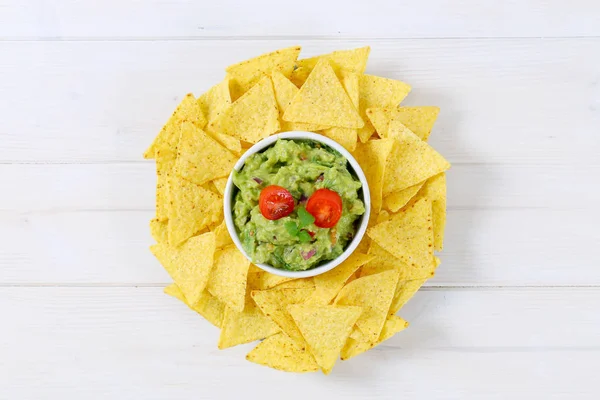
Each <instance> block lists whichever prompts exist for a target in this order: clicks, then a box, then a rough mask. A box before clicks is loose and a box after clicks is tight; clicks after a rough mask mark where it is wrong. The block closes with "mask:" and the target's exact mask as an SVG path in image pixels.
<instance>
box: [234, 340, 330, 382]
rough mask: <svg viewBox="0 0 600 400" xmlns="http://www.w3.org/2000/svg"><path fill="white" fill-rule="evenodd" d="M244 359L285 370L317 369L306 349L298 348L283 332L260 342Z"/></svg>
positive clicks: (304, 370)
mask: <svg viewBox="0 0 600 400" xmlns="http://www.w3.org/2000/svg"><path fill="white" fill-rule="evenodd" d="M246 360H248V361H251V362H253V363H256V364H260V365H265V366H267V367H271V368H274V369H278V370H280V371H286V372H300V373H302V372H315V371H318V370H319V366H318V365H317V363H316V361H315V359H314V358H313V356H312V355H311V354H310V353H309V352H308V350H306V349H304V350H302V349H300V348H298V346H296V345H295V343H294V341H293V340H292V339H290V338H289V337H287V336H286V335H284V334H283V333H277V334H275V335H273V336H270V337H268V338H266V339H265V340H263V341H262V342H260V343H259V344H258V345H257V346H256V347H255V348H254V349H252V351H250V353H248V355H246Z"/></svg>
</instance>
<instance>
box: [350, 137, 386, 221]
mask: <svg viewBox="0 0 600 400" xmlns="http://www.w3.org/2000/svg"><path fill="white" fill-rule="evenodd" d="M393 147H394V141H393V140H392V139H381V140H371V141H369V142H367V143H359V144H358V145H357V146H356V150H355V151H354V153H353V156H354V158H356V161H358V163H359V164H360V167H361V169H362V170H363V172H364V173H365V177H366V178H367V182H368V183H369V192H371V213H372V214H374V215H376V214H377V213H378V212H379V210H380V209H381V203H382V193H383V181H384V177H385V176H386V166H387V165H388V158H389V156H390V154H391V151H392V149H393Z"/></svg>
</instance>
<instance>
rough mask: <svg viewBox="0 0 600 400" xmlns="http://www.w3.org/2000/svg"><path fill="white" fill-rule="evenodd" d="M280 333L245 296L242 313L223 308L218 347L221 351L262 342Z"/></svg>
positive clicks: (269, 319)
mask: <svg viewBox="0 0 600 400" xmlns="http://www.w3.org/2000/svg"><path fill="white" fill-rule="evenodd" d="M280 331H281V330H280V329H279V327H278V326H277V325H276V324H275V322H273V321H272V320H271V318H269V317H267V316H265V315H264V314H263V313H262V311H260V309H259V308H258V307H257V306H256V304H255V303H254V301H252V299H251V298H250V296H246V306H245V307H244V311H242V312H236V311H233V310H232V309H231V308H229V307H225V315H224V316H223V325H222V327H221V335H220V336H219V344H218V347H219V349H221V350H223V349H226V348H228V347H233V346H237V345H238V344H244V343H250V342H254V341H255V340H262V339H264V338H266V337H269V336H271V335H274V334H276V333H277V332H280Z"/></svg>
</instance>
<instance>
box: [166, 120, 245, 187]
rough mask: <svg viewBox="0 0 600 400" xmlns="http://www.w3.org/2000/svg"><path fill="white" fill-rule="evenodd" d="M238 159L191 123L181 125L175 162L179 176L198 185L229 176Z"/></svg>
mask: <svg viewBox="0 0 600 400" xmlns="http://www.w3.org/2000/svg"><path fill="white" fill-rule="evenodd" d="M236 161H237V157H235V156H234V155H233V154H231V152H229V151H228V150H227V149H225V148H224V147H223V146H221V145H220V144H219V143H217V141H216V140H214V139H213V138H211V137H210V136H208V135H207V134H206V133H205V132H204V131H203V130H202V129H200V128H198V127H197V126H195V125H194V124H192V123H190V122H183V123H182V124H181V137H180V139H179V148H178V151H177V161H176V162H175V172H176V173H177V174H179V176H181V177H183V178H185V179H187V180H189V181H191V182H194V183H195V184H198V185H203V184H204V183H206V182H208V181H210V180H213V179H216V178H221V177H224V176H227V175H229V173H230V172H231V170H232V168H233V166H234V164H235V162H236Z"/></svg>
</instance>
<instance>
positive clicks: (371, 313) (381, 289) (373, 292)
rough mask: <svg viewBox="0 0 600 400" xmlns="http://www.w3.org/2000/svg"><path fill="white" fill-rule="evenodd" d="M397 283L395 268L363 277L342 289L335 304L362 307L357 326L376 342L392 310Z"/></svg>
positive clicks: (368, 338)
mask: <svg viewBox="0 0 600 400" xmlns="http://www.w3.org/2000/svg"><path fill="white" fill-rule="evenodd" d="M397 283H398V272H397V271H395V270H390V271H385V272H382V273H380V274H375V275H368V276H365V277H361V278H359V279H357V280H355V281H352V282H351V283H349V284H347V285H346V286H344V287H343V288H342V290H340V293H339V294H338V296H337V297H336V298H335V304H337V305H344V306H359V307H362V308H363V313H362V314H361V316H360V318H359V319H358V321H356V326H358V328H359V329H360V330H361V332H362V333H364V334H365V336H366V338H367V340H369V341H370V342H372V343H375V342H376V341H377V339H378V338H379V334H380V333H381V329H382V328H383V323H384V322H385V319H386V317H387V315H388V311H389V310H390V305H391V303H392V299H393V297H394V292H395V291H396V286H397Z"/></svg>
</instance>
